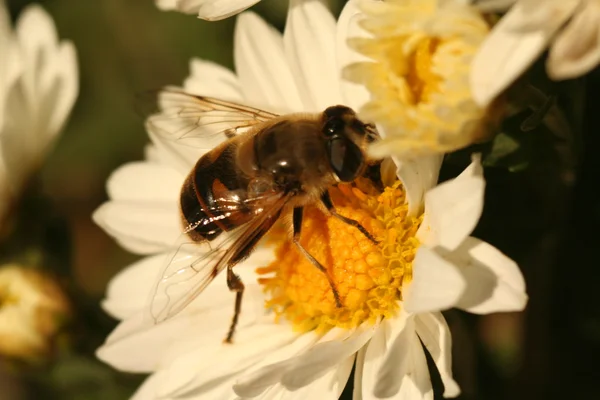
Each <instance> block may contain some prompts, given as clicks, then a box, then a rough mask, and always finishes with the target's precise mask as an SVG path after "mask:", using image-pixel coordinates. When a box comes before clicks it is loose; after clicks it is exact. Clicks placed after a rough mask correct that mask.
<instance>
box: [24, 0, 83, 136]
mask: <svg viewBox="0 0 600 400" xmlns="http://www.w3.org/2000/svg"><path fill="white" fill-rule="evenodd" d="M16 32H17V35H18V37H19V43H20V48H21V51H22V56H23V61H22V62H23V65H24V66H25V70H24V74H23V84H24V89H25V93H26V97H27V98H28V100H29V101H31V102H33V103H37V104H36V105H35V106H34V107H35V108H37V110H35V112H37V114H38V115H36V117H37V118H40V121H39V123H45V124H47V125H45V126H44V129H46V130H47V132H48V133H49V134H50V135H52V134H54V133H56V132H58V131H59V130H60V129H61V128H62V126H63V124H64V122H65V120H66V118H67V115H68V114H69V112H70V111H71V108H72V107H73V104H74V102H75V98H76V97H77V93H78V90H79V76H78V70H77V60H76V55H75V47H74V46H73V44H72V43H70V42H66V41H64V42H61V43H59V42H58V37H57V34H56V28H55V26H54V22H53V21H52V18H51V17H50V15H48V13H47V12H46V11H44V9H43V8H41V7H40V6H38V5H32V6H29V7H27V8H26V9H25V10H24V11H23V13H22V14H21V16H20V17H19V20H18V21H17V26H16ZM31 105H32V104H30V106H31ZM42 118H47V120H42Z"/></svg>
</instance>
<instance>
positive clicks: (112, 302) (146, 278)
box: [102, 254, 166, 319]
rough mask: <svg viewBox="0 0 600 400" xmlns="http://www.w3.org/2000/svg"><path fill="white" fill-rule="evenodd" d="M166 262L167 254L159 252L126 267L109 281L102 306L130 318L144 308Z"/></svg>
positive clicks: (119, 315) (107, 310) (114, 315)
mask: <svg viewBox="0 0 600 400" xmlns="http://www.w3.org/2000/svg"><path fill="white" fill-rule="evenodd" d="M165 262H166V254H158V255H155V256H152V257H146V258H143V259H141V260H140V261H138V262H136V263H134V264H132V265H130V266H129V267H127V268H124V269H123V270H122V271H121V272H119V273H118V274H117V275H116V276H115V277H113V278H112V279H111V281H110V282H109V284H108V288H107V289H106V296H105V298H104V300H103V301H102V308H103V309H104V310H105V311H106V312H108V313H109V314H110V315H112V316H113V317H115V318H118V319H125V318H128V317H130V316H132V315H134V314H135V313H136V312H139V311H140V310H142V309H143V308H144V307H145V306H146V304H147V302H148V293H150V291H151V290H152V288H153V286H154V281H155V280H156V279H157V277H158V273H159V272H160V270H161V268H164V266H165Z"/></svg>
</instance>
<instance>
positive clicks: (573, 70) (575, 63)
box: [547, 1, 600, 80]
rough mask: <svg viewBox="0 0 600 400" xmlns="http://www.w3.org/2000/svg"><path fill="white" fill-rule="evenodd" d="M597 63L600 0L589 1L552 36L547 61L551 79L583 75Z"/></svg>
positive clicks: (599, 36) (598, 53) (598, 55)
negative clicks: (554, 37)
mask: <svg viewBox="0 0 600 400" xmlns="http://www.w3.org/2000/svg"><path fill="white" fill-rule="evenodd" d="M599 63H600V3H598V2H592V1H588V3H587V7H585V9H584V10H581V11H580V12H579V13H577V14H576V15H575V16H574V17H573V19H572V20H571V21H570V22H569V24H568V25H567V26H566V27H565V28H564V29H563V30H562V32H561V33H560V35H558V37H557V38H556V39H555V40H554V43H553V45H552V48H551V49H550V55H549V57H548V61H547V68H548V75H549V76H550V77H551V78H552V79H556V80H559V79H571V78H576V77H578V76H581V75H584V74H586V73H588V72H590V70H592V69H593V68H595V67H596V66H597V65H598V64H599Z"/></svg>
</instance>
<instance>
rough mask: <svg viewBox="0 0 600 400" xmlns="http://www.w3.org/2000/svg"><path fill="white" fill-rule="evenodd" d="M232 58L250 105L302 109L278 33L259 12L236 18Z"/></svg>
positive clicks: (290, 110)
mask: <svg viewBox="0 0 600 400" xmlns="http://www.w3.org/2000/svg"><path fill="white" fill-rule="evenodd" d="M233 53H234V59H235V67H236V71H237V74H238V76H239V81H240V86H241V87H242V91H243V93H244V98H245V99H246V100H247V102H249V103H250V104H252V105H254V106H257V107H260V108H265V109H269V110H273V111H275V112H282V113H289V112H299V111H304V107H303V105H302V102H301V101H300V97H299V95H298V89H297V88H296V84H295V83H294V77H293V76H292V71H291V70H290V68H289V66H288V63H287V60H286V57H285V54H284V50H283V39H282V37H281V34H280V33H279V32H277V31H276V30H275V28H273V27H271V26H269V25H268V24H267V23H266V22H265V21H263V20H262V18H260V17H259V16H258V15H256V14H254V13H252V12H245V13H243V14H241V15H240V16H239V17H238V19H237V24H236V27H235V38H234V50H233Z"/></svg>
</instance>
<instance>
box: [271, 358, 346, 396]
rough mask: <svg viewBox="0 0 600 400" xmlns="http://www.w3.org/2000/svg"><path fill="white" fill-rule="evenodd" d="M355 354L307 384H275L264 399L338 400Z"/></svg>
mask: <svg viewBox="0 0 600 400" xmlns="http://www.w3.org/2000/svg"><path fill="white" fill-rule="evenodd" d="M354 358H355V357H354V355H352V356H350V357H348V358H347V359H346V360H342V361H340V362H339V363H338V364H337V365H336V366H334V367H333V368H331V369H330V370H329V371H327V372H326V373H325V374H323V375H322V376H320V377H319V378H317V379H315V380H314V381H312V382H311V383H310V384H308V385H306V386H302V387H300V388H298V389H294V390H292V389H289V388H286V387H284V386H283V385H281V384H277V385H274V387H273V388H272V389H271V390H268V391H267V392H265V393H264V394H263V396H261V400H263V399H273V400H275V399H286V400H306V399H319V400H337V399H339V397H340V395H341V394H342V391H343V390H344V386H345V385H346V382H347V381H348V378H349V376H350V372H351V371H352V366H353V364H354Z"/></svg>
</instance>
